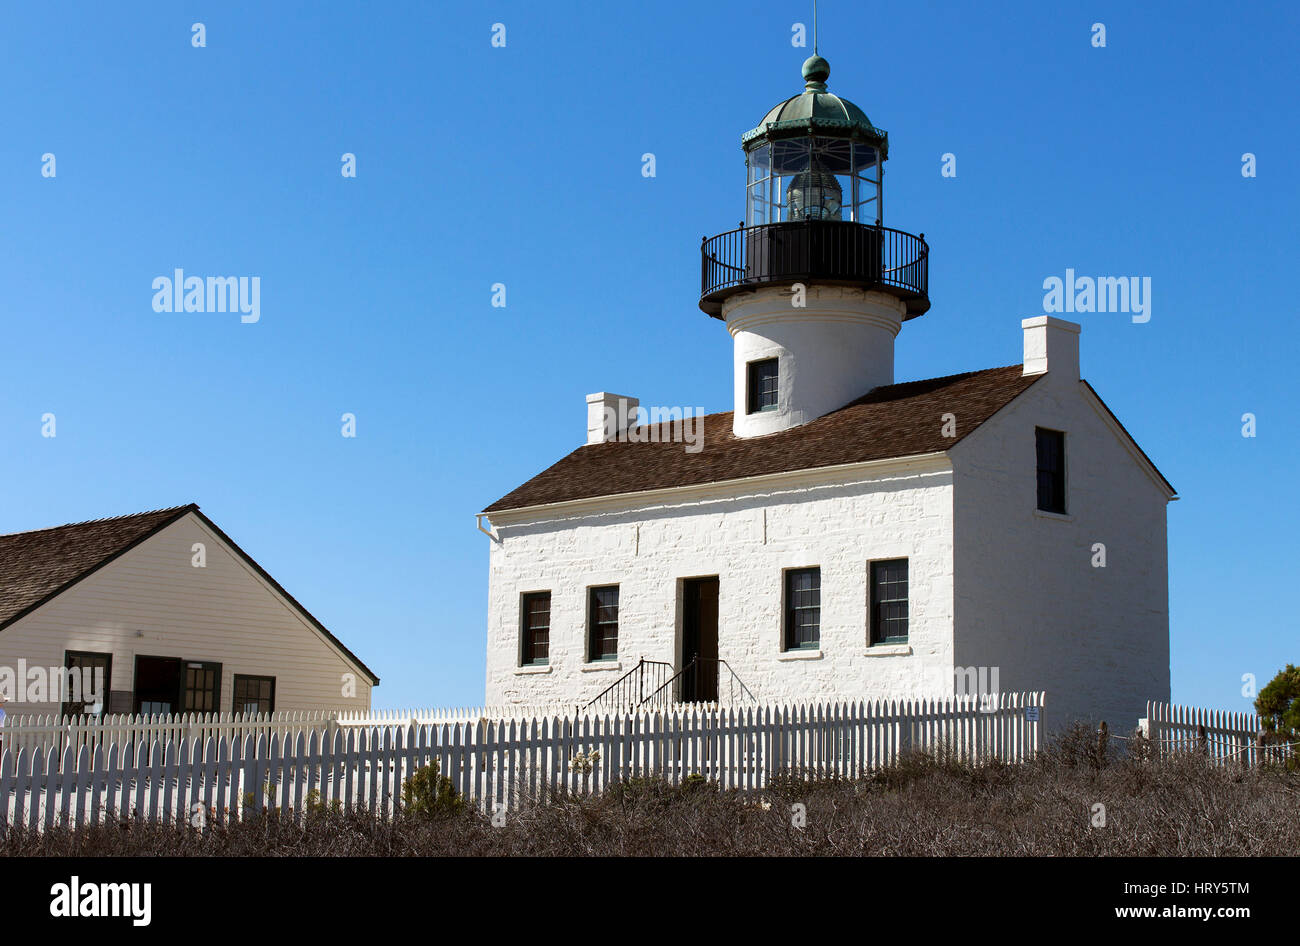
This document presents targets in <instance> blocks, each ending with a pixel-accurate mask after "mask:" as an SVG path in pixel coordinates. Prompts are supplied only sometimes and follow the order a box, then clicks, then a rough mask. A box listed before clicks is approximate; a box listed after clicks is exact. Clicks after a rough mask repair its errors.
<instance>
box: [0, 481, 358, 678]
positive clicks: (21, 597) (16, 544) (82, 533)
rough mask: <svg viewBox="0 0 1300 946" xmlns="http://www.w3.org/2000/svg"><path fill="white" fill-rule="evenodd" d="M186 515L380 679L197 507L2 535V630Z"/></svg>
mask: <svg viewBox="0 0 1300 946" xmlns="http://www.w3.org/2000/svg"><path fill="white" fill-rule="evenodd" d="M190 513H193V514H194V515H196V516H198V518H199V519H200V520H202V521H203V523H204V524H205V525H206V526H207V527H208V528H209V529H211V530H212V531H213V532H214V533H216V534H217V535H218V536H219V537H220V538H221V540H222V541H223V542H225V543H226V545H227V546H229V548H230V550H231V551H232V552H234V553H235V554H236V555H237V556H238V557H239V558H240V559H241V560H242V561H243V562H244V563H245V564H247V565H248V566H249V567H250V568H252V569H253V570H254V571H255V572H257V574H258V575H259V576H261V578H262V579H263V580H264V581H266V582H267V583H268V584H269V585H270V586H271V587H272V588H274V589H275V590H276V591H277V592H278V593H279V594H280V595H282V596H283V597H284V599H285V600H286V601H288V602H289V604H290V605H291V606H292V607H293V608H294V609H295V610H297V611H298V613H299V614H300V615H301V616H302V617H303V618H305V619H306V620H307V621H308V622H309V623H310V624H311V625H312V626H313V627H314V628H316V630H318V631H320V632H321V633H322V634H324V635H325V637H326V638H327V639H328V640H329V641H330V642H331V643H332V644H333V645H334V646H335V647H336V648H338V649H339V650H340V651H341V652H342V653H343V654H345V655H346V656H347V658H348V659H349V660H351V661H352V663H354V664H356V666H357V667H358V668H359V669H360V670H361V671H362V672H363V673H365V674H366V675H367V676H368V677H369V678H370V680H371V683H372V685H377V684H378V683H379V678H378V677H377V676H375V674H374V673H373V672H372V671H371V670H370V668H369V667H367V666H366V665H365V664H364V663H362V662H361V660H360V659H359V658H358V657H357V655H356V654H354V653H352V651H350V650H348V648H347V647H345V646H344V644H343V642H342V641H340V640H339V639H338V638H337V637H335V636H334V635H333V634H331V633H330V632H329V630H327V629H326V627H325V626H324V625H323V624H321V623H320V621H318V620H316V618H315V617H313V616H312V614H311V612H309V611H308V610H307V609H306V608H304V607H303V606H302V605H301V604H299V603H298V602H297V601H296V600H295V599H294V597H293V595H291V594H289V592H287V591H285V590H284V588H282V587H281V586H280V583H279V582H277V581H276V580H275V579H274V578H272V577H271V576H270V575H269V574H268V573H267V571H266V569H264V568H262V566H261V565H259V564H257V562H255V561H253V559H252V558H251V557H250V556H249V555H248V553H247V552H245V551H244V550H243V549H241V548H240V547H239V546H238V545H236V544H235V542H234V540H232V539H231V538H230V536H228V535H226V534H225V533H224V532H222V531H221V529H220V528H219V527H218V526H217V524H216V523H215V522H213V521H212V520H211V519H209V518H208V517H207V516H205V515H204V514H203V513H202V512H200V511H199V507H198V505H197V504H196V503H190V504H189V505H186V506H173V507H171V508H169V509H155V510H151V511H149V512H140V513H134V514H132V515H126V516H115V517H113V518H111V519H92V520H90V521H89V522H74V523H70V524H69V525H65V526H54V527H53V528H49V529H36V530H33V531H31V532H14V533H10V534H9V535H0V631H3V630H4V629H5V628H7V627H9V625H11V624H14V623H15V622H17V621H19V620H21V619H22V618H24V617H26V616H27V615H28V614H30V613H32V612H33V611H35V610H36V609H37V608H39V607H41V606H42V605H44V604H46V603H47V602H49V601H51V600H52V599H54V598H56V597H58V596H59V595H61V594H62V593H63V592H65V591H67V590H68V589H69V588H71V587H72V586H73V585H75V584H77V583H78V582H80V581H81V580H82V579H85V578H88V577H90V576H91V575H93V574H94V573H95V572H97V571H99V570H100V569H101V568H103V567H104V566H105V565H108V564H109V563H110V562H113V561H114V560H116V559H118V558H120V557H121V556H123V555H125V554H126V553H127V552H129V551H131V549H133V548H135V547H136V546H137V545H140V544H141V543H143V542H145V541H146V540H148V539H150V538H152V537H153V536H155V535H157V534H158V533H159V532H161V531H162V530H163V529H165V528H167V527H168V526H169V525H171V524H172V523H174V522H176V521H177V520H179V519H181V518H183V517H184V516H187V515H189V514H190Z"/></svg>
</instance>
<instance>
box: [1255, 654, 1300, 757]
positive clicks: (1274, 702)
mask: <svg viewBox="0 0 1300 946" xmlns="http://www.w3.org/2000/svg"><path fill="white" fill-rule="evenodd" d="M1255 712H1256V713H1258V714H1259V715H1260V718H1261V719H1262V720H1263V723H1264V728H1265V729H1266V730H1268V732H1270V733H1272V734H1274V735H1275V736H1278V737H1281V738H1286V737H1291V736H1295V737H1300V667H1296V666H1293V665H1292V664H1287V665H1286V669H1285V670H1283V671H1281V672H1280V673H1279V674H1278V675H1277V676H1276V677H1274V678H1273V679H1272V680H1270V681H1269V683H1268V686H1266V687H1264V689H1262V690H1260V691H1259V696H1258V697H1256V698H1255ZM1290 741H1294V740H1290Z"/></svg>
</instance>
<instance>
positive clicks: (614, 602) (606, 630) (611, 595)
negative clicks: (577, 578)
mask: <svg viewBox="0 0 1300 946" xmlns="http://www.w3.org/2000/svg"><path fill="white" fill-rule="evenodd" d="M587 627H588V629H589V633H590V635H591V638H590V641H589V643H588V647H587V653H588V655H589V657H588V659H589V660H616V659H618V585H610V586H608V587H606V588H592V589H591V594H590V595H589V597H588V599H587Z"/></svg>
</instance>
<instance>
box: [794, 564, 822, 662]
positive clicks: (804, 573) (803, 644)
mask: <svg viewBox="0 0 1300 946" xmlns="http://www.w3.org/2000/svg"><path fill="white" fill-rule="evenodd" d="M821 639H822V571H821V569H820V568H792V569H790V570H789V571H788V572H786V573H785V649H786V650H804V649H809V648H811V649H816V648H817V647H820V646H821Z"/></svg>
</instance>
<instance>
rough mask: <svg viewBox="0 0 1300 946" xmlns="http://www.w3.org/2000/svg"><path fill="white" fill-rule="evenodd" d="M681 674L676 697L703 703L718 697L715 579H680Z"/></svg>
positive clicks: (716, 583) (716, 580)
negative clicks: (683, 669) (683, 670)
mask: <svg viewBox="0 0 1300 946" xmlns="http://www.w3.org/2000/svg"><path fill="white" fill-rule="evenodd" d="M681 666H682V667H683V668H685V669H686V672H685V673H684V674H683V675H682V679H681V687H680V688H679V690H678V694H679V696H678V698H679V699H680V700H681V701H682V702H683V703H706V702H712V701H714V700H716V699H717V698H718V579H717V578H716V577H713V578H687V579H685V580H683V582H682V663H681Z"/></svg>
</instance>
